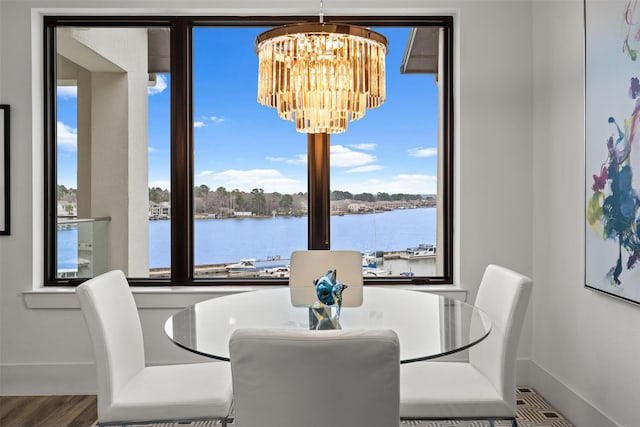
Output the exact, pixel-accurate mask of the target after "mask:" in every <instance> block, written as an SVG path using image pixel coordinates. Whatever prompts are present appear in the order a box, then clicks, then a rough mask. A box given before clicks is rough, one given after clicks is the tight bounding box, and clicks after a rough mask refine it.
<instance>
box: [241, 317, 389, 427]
mask: <svg viewBox="0 0 640 427" xmlns="http://www.w3.org/2000/svg"><path fill="white" fill-rule="evenodd" d="M399 348H400V346H399V343H398V336H397V335H396V333H395V332H393V331H391V330H367V331H364V330H350V331H347V330H331V331H308V330H291V329H249V328H246V329H238V330H236V331H235V332H234V333H233V335H232V336H231V339H230V341H229V354H230V359H231V372H232V379H233V395H234V411H235V425H236V426H238V427H257V426H260V427H300V426H305V427H324V426H332V427H353V426H367V427H389V426H397V425H398V424H399V422H400V385H399V371H400V353H399V352H400V350H399Z"/></svg>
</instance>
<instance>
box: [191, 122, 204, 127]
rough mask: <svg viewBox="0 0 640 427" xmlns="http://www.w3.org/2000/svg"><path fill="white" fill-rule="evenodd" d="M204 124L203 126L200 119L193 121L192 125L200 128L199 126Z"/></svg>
mask: <svg viewBox="0 0 640 427" xmlns="http://www.w3.org/2000/svg"><path fill="white" fill-rule="evenodd" d="M204 126H205V124H204V122H201V121H195V122H193V127H194V128H201V127H204Z"/></svg>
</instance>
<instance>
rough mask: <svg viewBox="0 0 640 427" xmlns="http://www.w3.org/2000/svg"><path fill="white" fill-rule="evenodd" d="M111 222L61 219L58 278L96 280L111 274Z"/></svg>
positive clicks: (98, 219) (59, 223)
mask: <svg viewBox="0 0 640 427" xmlns="http://www.w3.org/2000/svg"><path fill="white" fill-rule="evenodd" d="M110 221H111V218H110V217H104V218H83V219H80V218H67V217H58V223H57V239H58V242H57V244H58V252H57V255H58V257H57V274H56V276H57V278H59V279H64V278H86V277H94V276H96V275H98V274H100V273H104V272H106V271H107V270H108V266H109V251H108V247H109V237H108V236H109V234H108V231H109V222H110Z"/></svg>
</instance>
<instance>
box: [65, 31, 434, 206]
mask: <svg viewBox="0 0 640 427" xmlns="http://www.w3.org/2000/svg"><path fill="white" fill-rule="evenodd" d="M264 30H266V28H243V29H239V28H196V29H195V30H194V79H193V80H194V83H193V85H194V146H195V153H194V154H195V183H196V185H201V184H206V185H208V186H209V187H210V188H212V189H216V188H218V187H220V186H223V187H225V188H226V189H227V190H233V189H236V188H237V189H240V190H243V191H251V190H252V189H253V188H262V189H264V190H265V191H266V192H272V191H278V192H280V193H293V192H299V191H302V192H304V191H306V188H307V184H306V176H307V167H306V148H307V135H306V134H301V133H298V132H296V130H295V124H294V123H293V122H289V121H284V120H281V119H280V118H278V116H277V113H276V111H275V109H272V108H268V107H265V106H262V105H260V104H258V102H257V101H256V96H257V95H256V94H257V69H258V58H257V56H256V54H255V51H254V41H255V38H256V36H257V35H258V34H260V33H261V32H263V31H264ZM377 30H378V31H379V32H381V33H383V34H385V35H386V36H387V38H388V39H389V53H388V55H387V58H386V67H387V100H386V102H385V103H384V104H383V105H382V106H380V107H379V108H376V109H373V110H368V111H367V113H366V115H365V116H364V117H363V118H362V119H360V120H358V121H355V122H351V123H350V124H349V128H348V130H347V131H346V132H345V133H342V134H337V135H331V167H332V172H331V188H332V189H334V190H343V191H350V192H352V193H362V192H370V193H373V194H375V193H377V192H388V193H399V192H402V193H420V194H431V193H435V192H436V179H435V175H436V146H437V88H436V85H435V83H434V77H433V76H432V75H401V74H400V71H399V70H400V64H401V61H402V56H403V54H404V50H405V46H406V43H407V40H408V35H409V29H408V28H402V29H399V28H396V29H389V28H379V29H377ZM169 79H170V76H169V75H159V76H158V83H157V85H156V87H153V88H150V89H149V97H148V99H149V136H148V138H149V139H148V142H149V186H153V187H155V186H158V187H162V188H168V187H169V182H170V176H169V99H170V94H169V92H170V91H169V84H170V82H169ZM75 116H76V106H75V91H74V88H59V91H58V128H57V129H58V147H59V148H58V154H59V156H58V161H59V166H58V183H60V184H64V185H66V186H67V187H74V188H75V187H76V181H75V174H76V167H75V161H76V159H75V150H76V148H75V147H76V140H75V134H76V132H77V130H76V126H77V125H76V119H75Z"/></svg>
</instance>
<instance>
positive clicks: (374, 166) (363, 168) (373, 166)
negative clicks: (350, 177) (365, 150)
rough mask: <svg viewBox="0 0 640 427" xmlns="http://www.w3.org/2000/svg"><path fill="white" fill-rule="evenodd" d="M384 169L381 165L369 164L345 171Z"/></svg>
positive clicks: (357, 171)
mask: <svg viewBox="0 0 640 427" xmlns="http://www.w3.org/2000/svg"><path fill="white" fill-rule="evenodd" d="M381 169H383V167H382V166H380V165H367V166H359V167H357V168H353V169H349V170H347V171H345V173H360V172H374V171H379V170H381Z"/></svg>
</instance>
